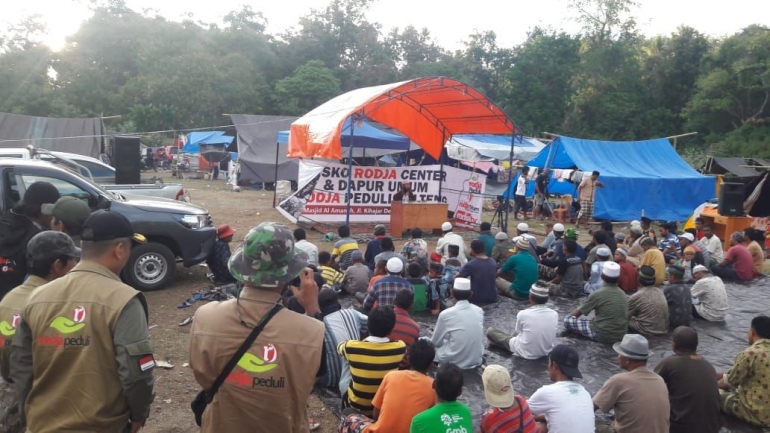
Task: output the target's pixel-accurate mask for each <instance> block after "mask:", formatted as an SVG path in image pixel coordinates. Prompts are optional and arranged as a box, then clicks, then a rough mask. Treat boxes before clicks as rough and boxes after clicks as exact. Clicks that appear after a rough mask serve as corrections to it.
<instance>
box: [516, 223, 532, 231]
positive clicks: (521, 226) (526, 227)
mask: <svg viewBox="0 0 770 433" xmlns="http://www.w3.org/2000/svg"><path fill="white" fill-rule="evenodd" d="M516 229H517V230H518V231H520V232H528V231H529V224H527V223H519V225H517V226H516Z"/></svg>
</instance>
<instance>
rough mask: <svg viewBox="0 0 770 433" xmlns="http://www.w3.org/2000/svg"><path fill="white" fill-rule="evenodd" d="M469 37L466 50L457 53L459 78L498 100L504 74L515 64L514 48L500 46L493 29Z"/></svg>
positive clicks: (492, 98)
mask: <svg viewBox="0 0 770 433" xmlns="http://www.w3.org/2000/svg"><path fill="white" fill-rule="evenodd" d="M469 38H470V39H469V40H467V41H465V50H463V51H462V52H460V53H457V55H456V56H457V57H459V59H460V68H461V69H460V77H459V78H461V79H464V80H467V81H468V84H470V85H472V86H473V87H475V88H476V89H477V90H479V91H480V92H481V93H484V94H485V95H486V96H487V97H488V98H490V99H491V100H493V101H494V100H497V98H498V95H499V92H500V88H501V86H502V81H503V75H504V73H505V71H506V70H508V68H510V67H511V65H512V64H513V50H511V49H509V48H501V47H498V46H497V35H496V34H495V32H493V31H486V32H483V33H478V32H476V33H474V34H472V35H470V36H469Z"/></svg>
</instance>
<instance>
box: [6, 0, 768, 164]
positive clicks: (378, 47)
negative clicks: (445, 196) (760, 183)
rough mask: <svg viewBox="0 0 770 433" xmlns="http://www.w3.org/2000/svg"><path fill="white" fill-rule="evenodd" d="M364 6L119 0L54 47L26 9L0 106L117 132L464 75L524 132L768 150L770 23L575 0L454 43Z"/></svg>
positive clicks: (12, 41) (210, 120) (737, 151)
mask: <svg viewBox="0 0 770 433" xmlns="http://www.w3.org/2000/svg"><path fill="white" fill-rule="evenodd" d="M374 1H375V0H328V3H326V4H325V5H322V6H320V7H319V8H318V9H315V10H312V11H311V12H309V13H308V14H307V15H305V16H303V17H302V18H301V19H300V20H299V22H298V23H297V25H296V27H294V28H291V29H288V30H287V31H285V32H283V33H280V34H269V33H267V30H266V29H267V19H266V18H265V17H264V16H263V15H262V14H261V12H259V11H258V10H255V9H253V8H252V7H249V6H244V7H242V8H241V9H240V10H235V11H231V12H229V13H226V14H225V15H224V19H223V21H222V22H221V23H207V22H200V21H195V20H194V19H193V17H192V16H190V17H188V18H187V19H183V20H181V21H172V20H167V19H166V18H164V17H162V16H160V15H158V13H157V12H155V11H152V10H145V11H135V10H132V9H131V8H129V7H128V6H127V5H126V3H125V1H124V0H91V1H90V4H91V9H92V11H93V15H92V16H91V18H90V19H88V20H87V21H86V22H84V23H83V24H82V25H81V27H80V28H79V30H78V31H77V32H76V33H75V34H73V35H72V36H71V37H70V38H69V39H68V41H67V44H66V46H65V47H64V49H62V50H61V51H59V52H52V51H51V50H50V49H49V48H48V47H47V46H45V45H44V44H42V43H41V40H42V36H43V35H44V34H45V31H46V29H45V25H44V24H43V22H42V21H41V19H40V17H37V16H31V17H27V18H25V19H23V20H22V21H20V22H19V23H17V24H14V25H11V26H8V27H7V28H6V29H5V30H4V31H3V30H2V29H0V111H5V112H13V113H20V114H29V115H39V116H69V117H75V116H99V115H105V116H107V115H121V116H122V117H121V118H120V120H118V121H113V123H111V124H110V126H111V127H114V128H116V129H117V130H120V131H122V132H132V131H133V132H139V131H158V130H172V129H186V128H201V127H208V126H216V125H222V124H225V123H227V119H226V117H225V116H223V114H224V113H239V112H243V113H254V114H285V115H292V114H293V115H301V114H303V113H305V112H307V111H309V110H311V109H313V108H314V107H316V106H318V105H319V104H321V103H323V102H325V101H326V100H328V99H330V98H333V97H334V96H336V95H339V94H341V93H342V92H345V91H349V90H352V89H355V88H358V87H362V86H373V85H379V84H384V83H389V82H394V81H399V80H407V79H412V78H418V77H423V76H449V77H452V78H456V79H459V80H462V81H464V82H466V83H468V84H470V85H472V86H474V87H475V88H477V89H478V90H480V91H481V92H483V93H484V94H486V95H487V96H488V97H490V98H491V99H492V100H493V101H495V102H496V103H497V104H498V105H500V106H501V107H502V108H503V109H504V110H505V111H506V112H507V113H508V114H509V115H511V117H512V118H513V119H514V121H515V122H516V123H517V125H519V127H520V128H521V129H522V130H523V131H524V132H525V133H526V134H528V135H535V136H537V135H539V134H540V133H542V132H544V131H548V132H553V133H558V134H567V135H573V136H580V137H588V138H601V139H629V140H630V139H642V138H649V137H655V136H669V135H674V134H679V133H684V132H690V131H697V132H699V135H698V136H697V137H696V138H695V139H690V140H689V141H687V142H685V144H689V145H690V146H691V148H690V149H689V150H686V151H685V152H689V153H687V154H688V155H703V154H705V153H713V154H728V155H743V156H760V157H770V121H769V120H768V119H770V30H769V29H768V28H767V27H764V26H759V25H754V26H749V27H747V28H745V29H743V30H742V31H741V32H739V33H737V34H733V35H726V36H724V37H722V38H718V39H714V38H709V37H707V36H705V35H703V34H701V33H699V32H698V31H696V30H695V29H692V28H690V27H686V26H682V27H680V28H678V29H677V30H676V32H674V33H672V34H670V35H658V36H655V37H651V38H645V37H643V36H642V35H641V33H640V32H639V30H638V28H637V24H636V20H635V18H634V13H635V8H636V3H635V1H634V0H570V1H569V10H570V12H571V13H572V15H573V18H574V19H575V20H576V21H577V22H579V23H580V25H581V30H580V32H579V33H578V34H568V33H565V32H563V31H557V30H553V29H548V28H534V29H532V30H531V31H530V33H529V35H528V38H527V39H526V41H524V42H523V43H521V44H518V45H516V46H504V45H503V44H501V43H500V42H499V40H498V38H497V35H496V34H495V32H494V31H493V30H492V29H487V30H483V31H477V32H475V33H473V34H471V35H468V36H467V37H466V38H465V42H464V44H463V46H462V48H461V49H458V50H456V51H454V52H452V51H449V50H446V49H445V48H443V47H441V46H440V45H439V44H438V43H437V42H436V41H435V39H434V38H433V36H432V35H431V32H430V31H429V29H425V28H422V29H420V28H415V27H413V26H407V27H405V28H394V29H383V28H382V26H381V25H380V24H379V23H378V22H376V21H372V20H370V19H368V18H367V11H368V10H369V7H370V6H371V4H372V3H373V2H374Z"/></svg>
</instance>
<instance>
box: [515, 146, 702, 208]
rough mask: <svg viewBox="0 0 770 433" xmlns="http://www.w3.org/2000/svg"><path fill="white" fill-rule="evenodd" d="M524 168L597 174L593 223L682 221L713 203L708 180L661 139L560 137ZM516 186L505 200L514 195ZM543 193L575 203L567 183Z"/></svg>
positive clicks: (557, 183) (573, 191) (574, 189)
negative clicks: (706, 203) (598, 183)
mask: <svg viewBox="0 0 770 433" xmlns="http://www.w3.org/2000/svg"><path fill="white" fill-rule="evenodd" d="M527 166H529V167H536V168H538V169H541V170H542V169H545V170H553V169H558V170H568V169H571V170H579V171H583V172H588V173H590V172H592V171H594V170H597V171H599V172H600V173H601V181H602V182H603V183H604V185H605V187H604V188H600V189H598V190H597V192H596V201H595V206H594V217H595V218H598V219H611V220H615V221H630V220H635V219H636V220H638V219H639V218H641V217H642V216H646V217H648V218H652V219H654V220H661V221H684V220H686V219H687V217H688V216H689V215H690V214H691V213H692V210H693V209H695V208H696V207H697V206H699V205H700V204H701V203H703V202H704V201H706V200H710V199H712V198H713V197H714V188H715V182H714V179H713V178H710V177H707V176H704V175H702V174H700V173H698V172H697V171H695V169H693V168H692V167H690V166H689V165H688V164H687V162H685V161H684V160H683V159H682V158H681V157H680V156H679V154H677V153H676V151H675V150H674V148H673V146H671V143H670V142H669V141H668V139H665V138H658V139H653V140H643V141H621V142H618V141H598V140H585V139H580V138H572V137H564V136H560V137H557V138H556V139H555V140H554V141H552V142H551V143H550V144H548V145H547V146H546V147H545V148H544V149H543V150H541V151H540V153H539V154H538V155H537V156H535V157H534V158H533V159H532V160H530V161H529V163H528V164H527ZM516 180H517V179H514V180H513V182H512V183H511V185H510V186H509V189H508V192H507V194H511V192H512V191H513V190H514V189H515V186H516ZM533 188H534V187H533V186H531V187H530V189H529V193H530V194H531V193H534V190H533ZM549 191H550V192H551V193H552V194H553V193H556V194H572V195H573V197H575V198H577V195H576V194H577V185H576V184H574V183H571V182H568V181H556V180H552V181H551V183H550V184H549Z"/></svg>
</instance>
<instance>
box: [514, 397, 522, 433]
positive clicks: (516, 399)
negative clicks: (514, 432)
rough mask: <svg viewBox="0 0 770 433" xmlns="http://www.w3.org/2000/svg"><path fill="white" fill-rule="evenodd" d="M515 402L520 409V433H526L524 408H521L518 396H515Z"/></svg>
mask: <svg viewBox="0 0 770 433" xmlns="http://www.w3.org/2000/svg"><path fill="white" fill-rule="evenodd" d="M513 401H515V402H516V407H518V408H519V430H518V433H524V408H523V407H521V403H520V402H519V397H518V396H515V395H514V396H513Z"/></svg>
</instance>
